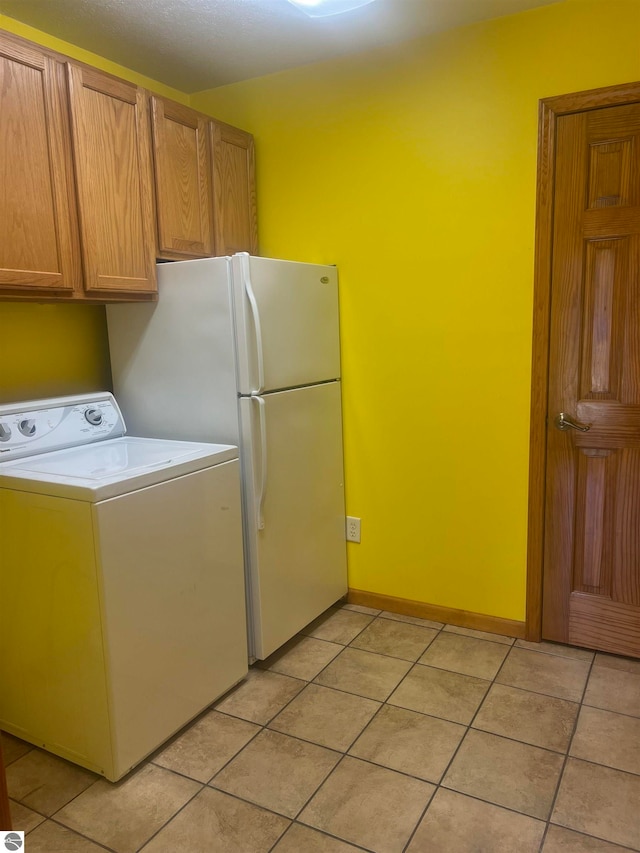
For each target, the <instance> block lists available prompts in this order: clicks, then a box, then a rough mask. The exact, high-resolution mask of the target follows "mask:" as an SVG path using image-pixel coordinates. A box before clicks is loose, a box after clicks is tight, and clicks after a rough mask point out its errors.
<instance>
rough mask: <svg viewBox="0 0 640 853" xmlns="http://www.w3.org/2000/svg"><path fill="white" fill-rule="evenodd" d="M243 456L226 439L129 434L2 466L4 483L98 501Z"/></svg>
mask: <svg viewBox="0 0 640 853" xmlns="http://www.w3.org/2000/svg"><path fill="white" fill-rule="evenodd" d="M237 458H238V449H237V448H236V447H233V446H231V445H227V444H208V443H200V442H192V441H168V440H165V439H154V438H134V437H131V436H126V437H123V438H115V439H111V440H107V441H100V442H96V443H95V444H88V445H83V446H81V447H71V448H68V449H67V450H57V451H54V452H52V453H42V454H40V455H37V456H30V457H26V458H24V459H17V460H15V461H9V462H5V463H4V464H3V465H1V466H0V488H12V489H16V490H19V491H29V492H38V493H39V494H49V495H59V496H63V497H71V498H76V499H79V500H89V501H98V500H105V499H106V498H110V497H115V496H116V495H120V494H123V493H124V492H131V491H135V490H137V489H141V488H144V487H146V486H151V485H154V484H155V483H160V482H163V481H165V480H170V479H173V478H174V477H179V476H182V475H183V474H189V473H192V472H193V471H198V470H200V469H202V468H208V467H210V466H212V465H218V464H219V463H221V462H227V461H229V460H231V459H237Z"/></svg>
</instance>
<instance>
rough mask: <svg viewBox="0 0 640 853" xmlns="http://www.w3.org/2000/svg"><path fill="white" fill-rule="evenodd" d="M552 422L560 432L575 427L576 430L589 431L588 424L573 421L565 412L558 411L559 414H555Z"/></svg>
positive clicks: (589, 426)
mask: <svg viewBox="0 0 640 853" xmlns="http://www.w3.org/2000/svg"><path fill="white" fill-rule="evenodd" d="M553 423H554V426H555V428H556V429H559V430H561V432H566V431H567V430H568V429H577V430H578V432H589V430H590V429H591V425H590V424H581V423H579V422H578V421H574V420H573V418H571V417H569V415H567V414H566V413H565V412H560V414H559V415H556V416H555V418H554V419H553Z"/></svg>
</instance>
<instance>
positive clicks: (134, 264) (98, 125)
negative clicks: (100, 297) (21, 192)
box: [68, 64, 157, 294]
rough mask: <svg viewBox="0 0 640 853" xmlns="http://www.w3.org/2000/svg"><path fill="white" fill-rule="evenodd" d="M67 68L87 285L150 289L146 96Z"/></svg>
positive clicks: (151, 232)
mask: <svg viewBox="0 0 640 853" xmlns="http://www.w3.org/2000/svg"><path fill="white" fill-rule="evenodd" d="M68 68H69V98H70V105H71V127H72V135H73V150H74V158H75V167H76V180H77V192H78V207H79V211H80V238H81V245H82V260H83V265H84V286H85V289H86V290H87V291H88V292H89V293H91V292H95V291H100V292H106V293H109V292H111V293H113V292H114V291H117V292H121V291H124V292H135V293H151V294H152V293H153V292H154V291H156V289H157V284H156V266H155V228H154V209H153V173H152V166H151V139H150V133H149V99H148V94H147V92H146V91H145V90H144V89H141V88H140V87H138V86H135V85H133V84H131V83H126V82H125V81H124V80H118V79H116V78H114V77H111V76H110V75H107V74H103V73H101V72H99V71H95V70H93V69H91V68H86V67H82V66H78V65H73V64H69V66H68Z"/></svg>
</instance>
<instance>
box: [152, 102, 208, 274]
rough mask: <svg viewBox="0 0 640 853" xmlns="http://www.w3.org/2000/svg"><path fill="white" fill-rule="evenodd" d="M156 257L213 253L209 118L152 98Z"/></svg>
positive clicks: (195, 255) (186, 256)
mask: <svg viewBox="0 0 640 853" xmlns="http://www.w3.org/2000/svg"><path fill="white" fill-rule="evenodd" d="M151 116H152V130H153V153H154V159H155V179H156V182H155V187H156V215H157V219H158V257H160V258H168V259H178V260H179V259H181V258H206V257H208V256H210V255H212V254H213V232H212V227H211V178H210V174H211V170H210V164H209V146H208V143H207V119H206V117H205V116H203V115H201V114H200V113H197V112H195V110H191V109H189V108H188V107H185V106H182V104H176V103H174V102H173V101H167V100H165V99H164V98H158V97H156V96H153V97H152V98H151Z"/></svg>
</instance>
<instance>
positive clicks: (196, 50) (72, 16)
mask: <svg viewBox="0 0 640 853" xmlns="http://www.w3.org/2000/svg"><path fill="white" fill-rule="evenodd" d="M555 2H564V0H374V2H373V3H372V4H371V5H369V6H363V7H361V8H360V9H354V10H353V11H351V12H346V13H344V14H342V15H337V16H335V17H330V18H309V17H308V16H307V15H305V14H304V13H303V12H301V11H300V10H298V9H296V8H295V7H293V6H292V5H290V4H289V3H288V2H287V0H0V12H2V13H3V14H5V15H8V16H9V17H10V18H15V19H17V20H19V21H22V22H23V23H25V24H30V25H31V26H33V27H36V28H37V29H39V30H43V31H44V32H47V33H49V34H51V35H54V36H57V37H58V38H61V39H64V40H65V41H68V42H71V43H72V44H75V45H78V46H80V47H83V48H85V49H87V50H90V51H93V52H94V53H97V54H100V55H101V56H104V57H106V58H107V59H111V60H113V61H114V62H118V63H120V64H121V65H124V66H126V67H128V68H132V69H133V70H135V71H138V72H140V73H142V74H146V75H148V76H149V77H152V78H154V79H155V80H159V81H161V82H162V83H165V84H167V85H169V86H173V87H175V88H176V89H179V90H181V91H183V92H186V93H192V92H197V91H200V90H202V89H209V88H213V87H215V86H221V85H224V84H226V83H234V82H236V81H238V80H246V79H248V78H250V77H259V76H262V75H263V74H270V73H272V72H275V71H282V70H284V69H286V68H292V67H294V66H296V65H305V64H307V63H310V62H317V61H320V60H323V59H330V58H333V57H337V56H344V55H346V54H349V53H356V52H359V51H363V50H368V49H370V48H373V47H379V46H382V45H391V44H397V43H399V42H402V41H406V40H408V39H411V38H417V37H419V36H424V35H427V34H429V33H433V32H437V31H440V30H445V29H451V28H453V27H457V26H461V25H463V24H468V23H472V22H474V21H480V20H486V19H488V18H496V17H500V16H503V15H511V14H514V13H516V12H521V11H523V10H525V9H532V8H534V7H536V6H546V5H548V4H551V3H555Z"/></svg>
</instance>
